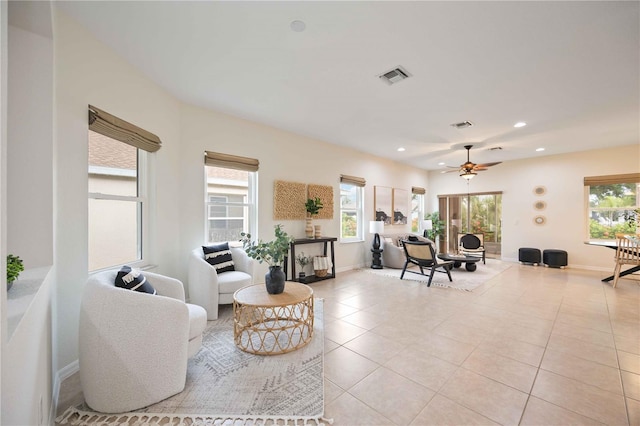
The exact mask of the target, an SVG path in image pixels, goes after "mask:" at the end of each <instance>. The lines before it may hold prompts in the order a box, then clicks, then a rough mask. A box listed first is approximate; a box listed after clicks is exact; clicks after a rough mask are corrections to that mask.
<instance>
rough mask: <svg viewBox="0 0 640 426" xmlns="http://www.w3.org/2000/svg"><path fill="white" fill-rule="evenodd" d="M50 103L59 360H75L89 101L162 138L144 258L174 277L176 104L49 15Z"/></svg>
mask: <svg viewBox="0 0 640 426" xmlns="http://www.w3.org/2000/svg"><path fill="white" fill-rule="evenodd" d="M54 17H55V21H54V45H55V51H56V58H55V73H56V81H55V90H56V99H55V108H56V113H57V119H56V124H57V129H56V138H57V152H56V163H55V165H56V169H57V171H58V173H57V174H56V188H57V197H56V202H57V209H56V210H57V211H56V215H57V220H56V225H55V228H56V233H57V236H58V238H56V243H55V253H56V266H57V282H58V285H57V288H56V293H57V301H58V302H57V303H58V307H57V309H56V312H55V313H54V314H55V315H56V318H57V321H58V326H57V331H58V339H57V342H56V343H57V345H58V363H57V366H56V367H55V368H57V369H61V368H63V367H65V366H67V365H68V364H70V363H72V362H73V361H75V360H76V359H77V356H78V355H77V354H78V349H77V348H78V315H79V306H80V299H81V296H82V290H83V288H84V284H85V282H86V280H87V268H88V266H87V190H88V185H87V143H88V142H87V139H88V136H87V134H88V133H87V128H88V124H87V105H89V104H92V105H95V106H96V107H98V108H101V109H104V110H105V111H108V112H110V113H112V114H114V115H116V116H118V117H121V118H123V119H125V120H127V121H130V122H131V123H133V124H136V125H137V126H140V127H142V128H144V129H147V130H149V131H151V132H153V133H155V134H156V135H158V136H159V137H160V139H161V140H162V142H163V145H162V149H161V150H160V151H158V152H157V153H156V154H154V155H152V157H153V158H152V159H151V163H154V164H152V165H151V167H152V168H155V169H156V170H157V173H155V176H156V179H155V182H151V184H152V187H154V188H157V191H155V193H154V191H153V190H152V193H153V194H152V196H151V200H150V201H151V203H152V204H154V205H155V209H156V211H158V212H159V214H158V215H157V216H156V217H152V218H151V223H150V227H149V234H150V235H151V236H152V237H153V238H152V241H151V242H150V245H149V247H147V249H148V253H149V256H148V257H149V259H150V261H151V262H153V263H155V264H157V265H158V266H159V267H158V271H159V272H161V273H165V274H168V275H175V274H176V271H177V269H178V267H177V265H178V262H179V259H178V256H179V245H178V241H179V240H180V232H179V229H180V224H179V216H180V205H179V203H178V202H177V199H178V193H179V186H178V185H179V175H180V173H179V157H180V147H179V144H180V139H179V136H180V132H179V126H180V118H179V117H180V104H179V102H177V101H176V100H175V99H174V98H173V97H171V96H170V95H169V94H168V93H167V92H165V91H164V90H162V89H161V88H159V87H158V86H157V85H155V84H154V83H152V82H151V81H149V80H147V79H146V78H145V77H144V76H142V75H141V74H140V73H138V72H136V71H135V70H134V69H133V68H131V66H129V65H128V64H127V63H125V62H124V61H123V60H122V59H121V58H120V57H118V56H116V55H115V54H114V53H113V52H112V51H111V50H110V49H109V48H107V47H106V46H105V45H103V44H101V43H99V42H98V41H97V40H96V39H95V38H93V37H92V36H91V35H89V33H88V32H87V31H86V30H85V29H84V28H82V27H81V26H79V25H78V24H77V23H76V22H75V21H73V20H72V19H70V18H68V17H67V16H66V15H64V14H62V13H56V14H55V15H54Z"/></svg>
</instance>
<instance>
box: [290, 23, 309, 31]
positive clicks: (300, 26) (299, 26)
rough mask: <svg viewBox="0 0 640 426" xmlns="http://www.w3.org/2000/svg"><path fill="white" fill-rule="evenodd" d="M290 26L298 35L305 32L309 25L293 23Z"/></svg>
mask: <svg viewBox="0 0 640 426" xmlns="http://www.w3.org/2000/svg"><path fill="white" fill-rule="evenodd" d="M289 26H290V27H291V29H292V30H293V31H295V32H297V33H301V32H303V31H304V30H305V28H307V24H305V23H304V22H302V21H298V20H296V21H291V24H289Z"/></svg>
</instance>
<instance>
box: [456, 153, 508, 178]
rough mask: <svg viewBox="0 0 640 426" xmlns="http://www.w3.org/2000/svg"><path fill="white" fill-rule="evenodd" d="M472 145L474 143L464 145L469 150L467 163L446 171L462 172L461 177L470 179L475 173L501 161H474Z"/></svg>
mask: <svg viewBox="0 0 640 426" xmlns="http://www.w3.org/2000/svg"><path fill="white" fill-rule="evenodd" d="M472 147H473V145H465V146H464V148H465V149H466V150H467V162H466V163H464V164H461V165H460V166H459V167H455V170H449V171H446V172H444V173H452V172H460V177H462V178H464V179H467V180H469V179H472V178H473V177H474V176H475V175H477V174H478V173H477V172H481V171H483V170H487V169H488V168H489V167H491V166H495V165H496V164H500V163H501V161H498V162H495V163H484V164H476V163H472V162H471V160H469V152H470V151H471V148H472ZM447 167H452V166H447Z"/></svg>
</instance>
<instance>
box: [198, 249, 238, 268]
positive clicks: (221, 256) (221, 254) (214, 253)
mask: <svg viewBox="0 0 640 426" xmlns="http://www.w3.org/2000/svg"><path fill="white" fill-rule="evenodd" d="M202 251H203V252H204V260H206V261H207V262H209V263H210V264H211V266H213V267H214V268H216V272H218V273H219V274H221V273H223V272H229V271H235V270H236V268H235V267H234V265H233V258H232V257H231V250H230V249H229V243H222V244H215V245H212V246H202Z"/></svg>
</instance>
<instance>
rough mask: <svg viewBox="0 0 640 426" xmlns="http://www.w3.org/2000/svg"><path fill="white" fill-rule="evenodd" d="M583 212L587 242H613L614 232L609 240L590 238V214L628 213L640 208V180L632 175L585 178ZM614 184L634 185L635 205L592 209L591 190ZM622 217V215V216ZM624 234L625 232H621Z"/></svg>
mask: <svg viewBox="0 0 640 426" xmlns="http://www.w3.org/2000/svg"><path fill="white" fill-rule="evenodd" d="M584 181H585V182H584V199H585V202H584V210H585V219H586V221H585V235H586V238H587V240H588V241H614V240H615V233H616V231H615V230H614V231H613V232H611V234H610V235H609V237H610V238H597V237H592V236H591V221H592V220H593V219H592V215H591V214H592V212H598V211H617V212H629V211H631V210H634V209H637V208H640V180H639V179H638V177H637V176H635V177H634V175H610V176H603V177H591V178H590V177H585V179H584ZM615 184H622V185H635V186H636V195H635V199H636V204H635V206H623V207H592V206H591V188H592V187H595V186H609V185H615ZM623 216H624V214H623ZM623 232H626V231H623ZM629 232H634V230H629Z"/></svg>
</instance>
